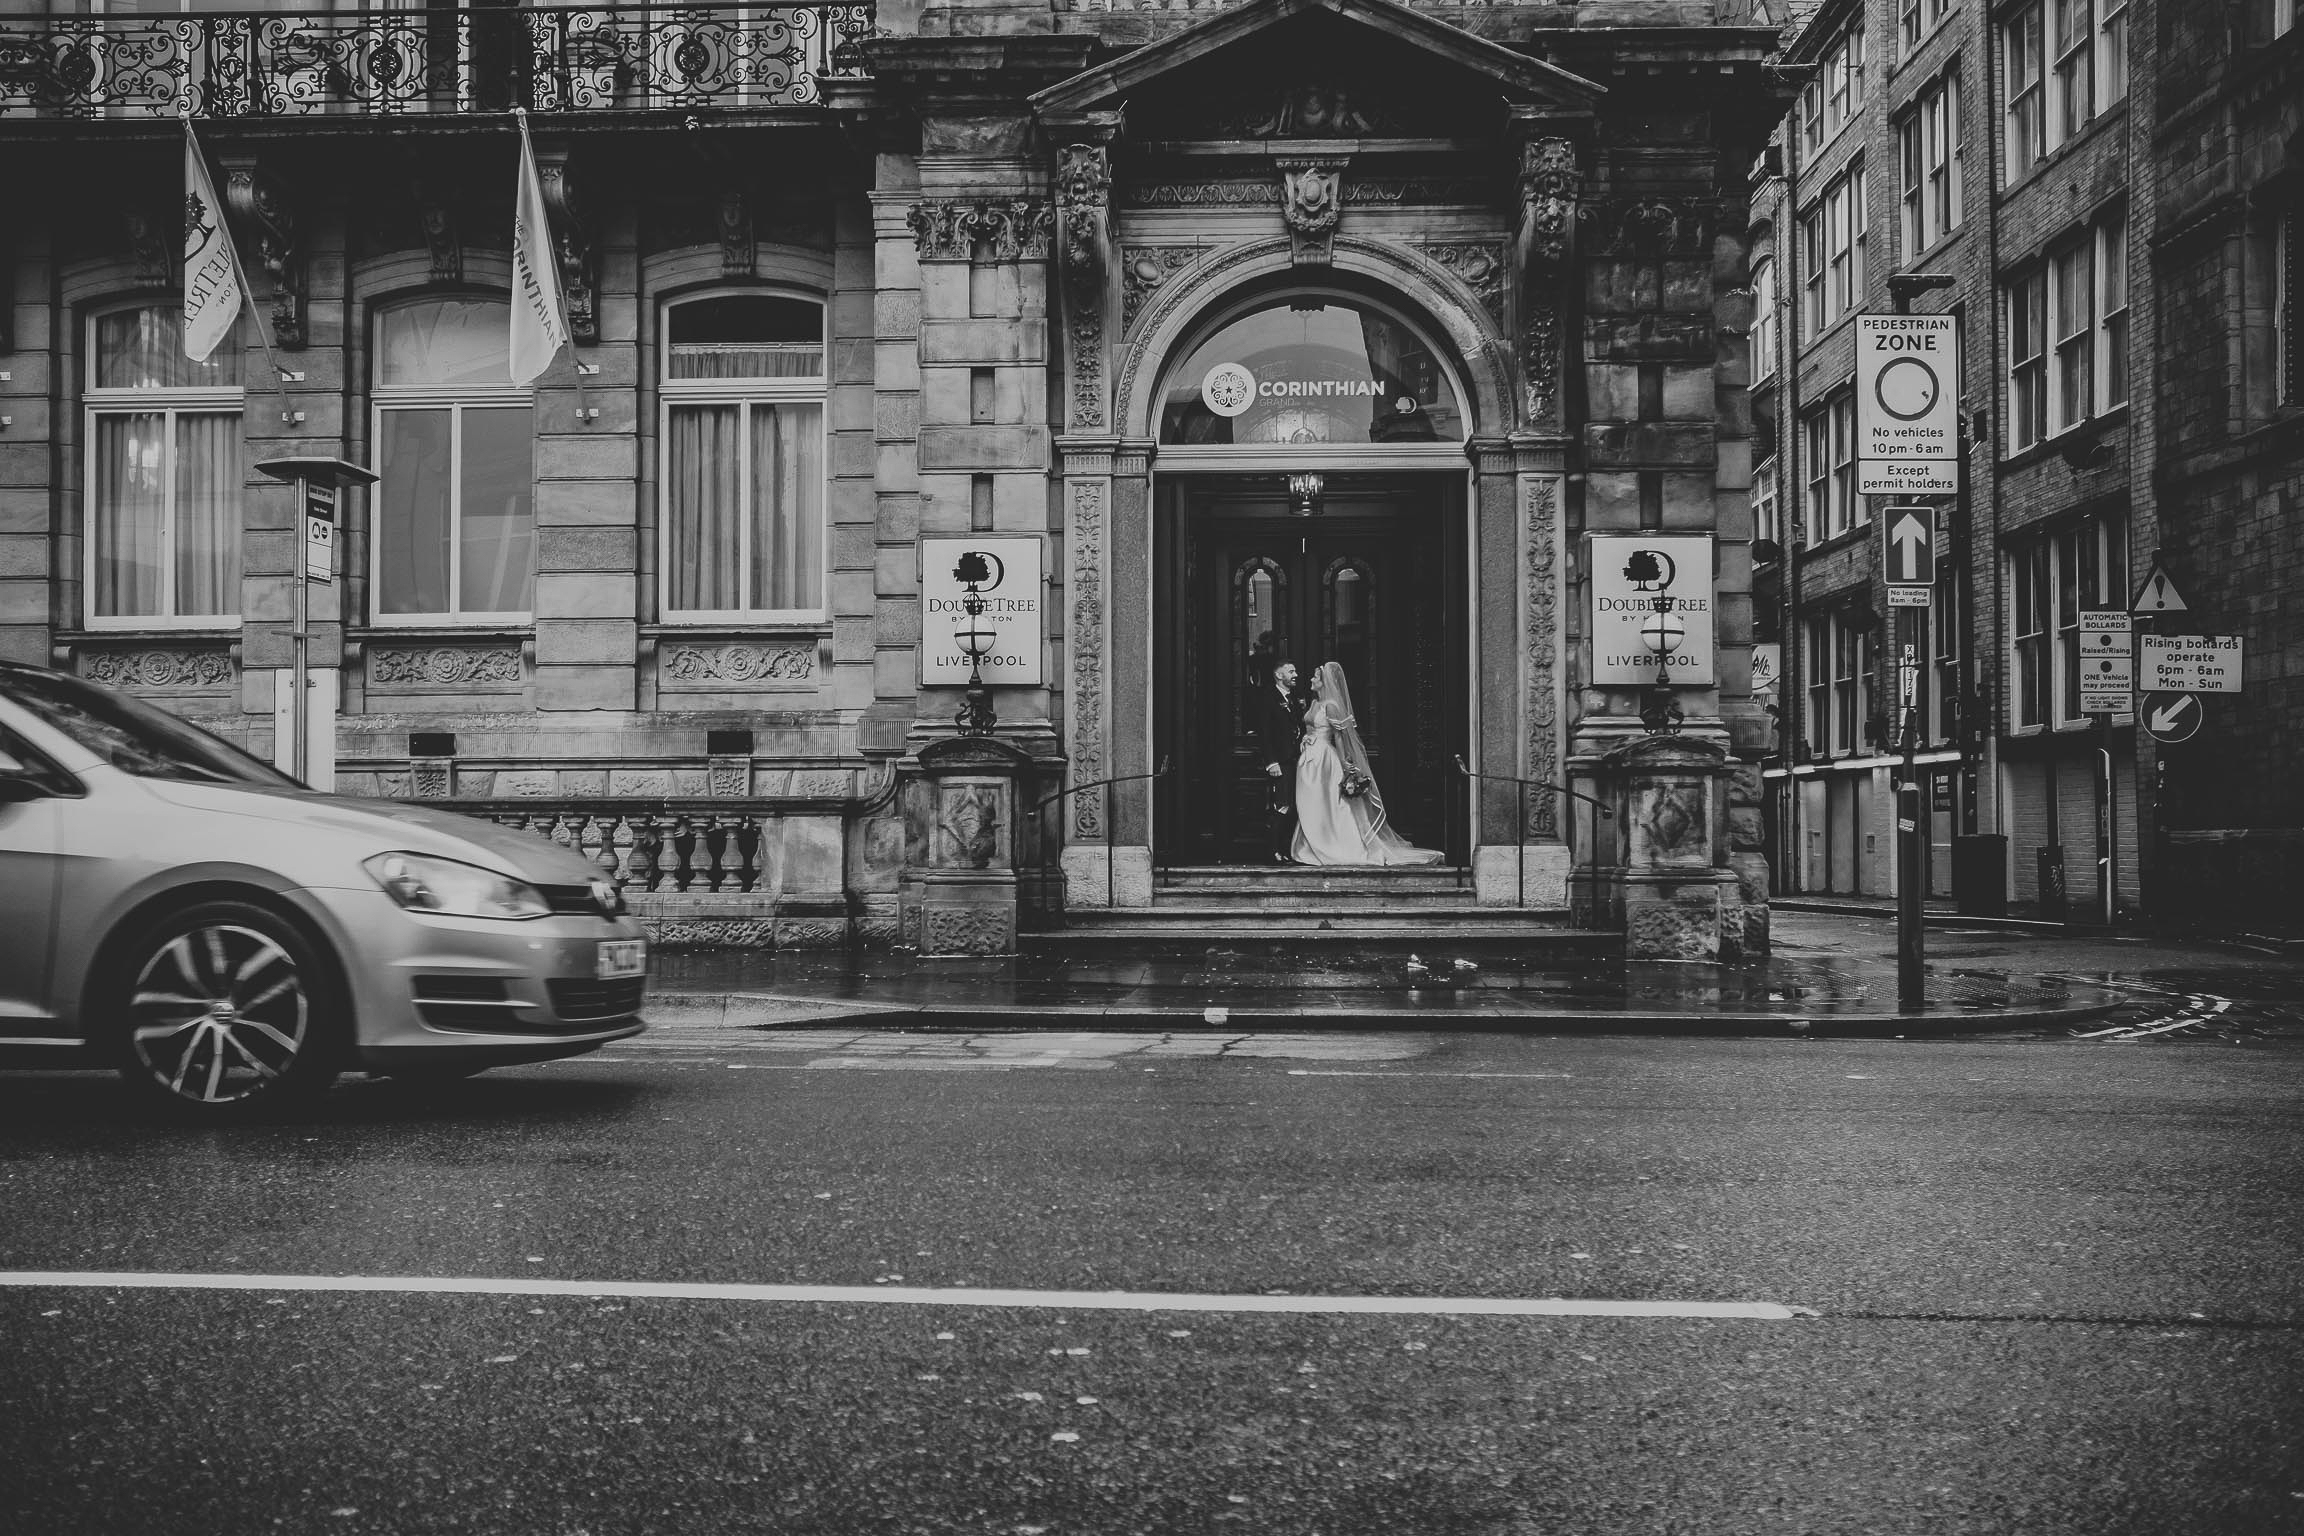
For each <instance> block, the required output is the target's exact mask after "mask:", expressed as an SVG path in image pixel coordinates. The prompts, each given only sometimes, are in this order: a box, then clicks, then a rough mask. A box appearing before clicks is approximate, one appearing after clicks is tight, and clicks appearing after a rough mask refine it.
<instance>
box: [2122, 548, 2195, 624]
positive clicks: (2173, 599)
mask: <svg viewBox="0 0 2304 1536" xmlns="http://www.w3.org/2000/svg"><path fill="white" fill-rule="evenodd" d="M2128 611H2129V612H2130V613H2190V612H2191V611H2192V605H2191V604H2190V603H2188V602H2186V601H2184V594H2183V593H2181V592H2179V591H2177V590H2176V583H2174V582H2173V581H2170V580H2169V579H2168V573H2167V572H2166V571H2164V570H2162V569H2161V568H2160V562H2158V561H2157V560H2155V561H2154V562H2152V574H2150V575H2149V576H2146V577H2145V578H2144V585H2142V586H2140V587H2138V588H2137V589H2136V597H2135V600H2134V601H2132V602H2130V603H2129V605H2128Z"/></svg>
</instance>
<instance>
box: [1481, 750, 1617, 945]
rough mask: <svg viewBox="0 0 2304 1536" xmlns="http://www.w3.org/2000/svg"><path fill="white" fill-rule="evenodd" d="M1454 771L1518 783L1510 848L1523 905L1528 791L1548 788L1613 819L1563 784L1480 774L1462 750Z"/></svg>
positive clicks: (1604, 805)
mask: <svg viewBox="0 0 2304 1536" xmlns="http://www.w3.org/2000/svg"><path fill="white" fill-rule="evenodd" d="M1456 771H1457V772H1458V773H1460V774H1462V775H1464V777H1465V778H1467V779H1489V780H1492V781H1493V782H1495V783H1498V784H1517V785H1519V786H1520V815H1519V817H1518V819H1516V820H1515V821H1514V822H1513V824H1512V850H1513V854H1514V856H1515V858H1516V859H1517V860H1518V875H1519V879H1518V888H1519V892H1520V905H1521V906H1523V907H1525V906H1526V905H1528V791H1530V790H1531V789H1549V790H1551V791H1552V792H1553V793H1555V794H1561V795H1566V796H1567V797H1568V798H1569V799H1571V800H1581V801H1583V802H1584V803H1585V804H1587V805H1589V806H1591V807H1592V808H1593V809H1594V810H1596V811H1598V812H1599V813H1600V814H1601V815H1602V816H1603V817H1606V818H1607V819H1608V820H1610V821H1613V820H1615V819H1616V812H1615V811H1614V809H1612V808H1611V807H1610V806H1609V805H1608V804H1607V803H1606V802H1605V801H1601V800H1595V799H1593V798H1592V797H1591V796H1590V795H1587V794H1585V793H1584V792H1583V791H1582V790H1577V789H1570V788H1569V787H1568V786H1567V785H1565V784H1548V783H1546V782H1545V781H1544V780H1542V779H1523V778H1521V777H1519V776H1518V775H1516V774H1510V773H1482V772H1481V771H1480V770H1479V769H1477V768H1474V767H1472V766H1471V765H1470V764H1468V763H1466V762H1465V761H1464V754H1462V753H1461V752H1459V753H1457V754H1456Z"/></svg>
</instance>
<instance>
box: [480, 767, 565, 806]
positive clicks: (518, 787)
mask: <svg viewBox="0 0 2304 1536" xmlns="http://www.w3.org/2000/svg"><path fill="white" fill-rule="evenodd" d="M559 789H560V776H559V775H558V774H556V773H554V772H552V771H551V770H550V769H534V768H529V769H518V770H515V771H513V772H510V773H499V774H498V775H496V785H495V789H494V790H493V793H494V794H495V796H496V798H497V799H499V800H541V799H545V798H547V797H549V796H551V795H554V794H557V793H558V792H559Z"/></svg>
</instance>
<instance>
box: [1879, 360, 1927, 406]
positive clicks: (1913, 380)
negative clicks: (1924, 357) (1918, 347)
mask: <svg viewBox="0 0 2304 1536" xmlns="http://www.w3.org/2000/svg"><path fill="white" fill-rule="evenodd" d="M1938 387H1939V386H1938V385H1937V383H1936V370H1935V369H1933V368H1931V367H1929V366H1928V365H1927V364H1926V363H1924V362H1922V361H1920V359H1918V358H1916V357H1899V358H1897V359H1896V360H1895V361H1893V362H1891V363H1890V364H1889V365H1888V366H1887V367H1885V368H1883V369H1881V370H1880V377H1879V378H1878V379H1876V380H1875V381H1874V382H1873V385H1872V392H1873V393H1874V394H1876V395H1878V396H1879V397H1880V409H1882V410H1884V411H1886V412H1887V413H1888V414H1889V415H1891V416H1893V417H1895V418H1896V419H1897V420H1898V421H1917V420H1919V419H1920V418H1921V417H1923V416H1925V415H1927V414H1928V413H1929V411H1931V410H1933V409H1934V408H1935V405H1936V393H1937V389H1938Z"/></svg>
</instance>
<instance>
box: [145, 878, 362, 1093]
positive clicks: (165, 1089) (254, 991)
mask: <svg viewBox="0 0 2304 1536" xmlns="http://www.w3.org/2000/svg"><path fill="white" fill-rule="evenodd" d="M124 959H125V962H126V963H125V964H123V965H122V966H121V968H120V972H119V974H122V975H126V976H133V977H134V978H135V979H134V981H133V982H131V983H130V984H129V987H128V990H127V993H126V995H125V997H124V998H122V999H121V1006H120V1008H119V1010H118V1014H119V1017H120V1020H121V1024H120V1033H119V1035H118V1037H117V1038H118V1039H119V1041H120V1044H121V1045H122V1046H123V1047H124V1055H123V1058H122V1061H121V1068H122V1071H123V1073H124V1074H125V1075H126V1076H127V1078H128V1079H129V1081H130V1082H132V1083H134V1084H135V1085H136V1086H137V1087H138V1088H140V1089H142V1090H144V1091H145V1092H146V1093H147V1094H148V1095H156V1096H158V1098H159V1099H160V1100H161V1101H162V1102H164V1103H166V1104H168V1105H170V1106H171V1107H173V1108H176V1109H179V1110H183V1111H186V1112H190V1113H194V1114H197V1115H200V1116H203V1117H207V1118H217V1119H227V1118H233V1117H235V1116H239V1115H244V1114H249V1113H253V1112H255V1111H257V1110H259V1109H264V1108H279V1107H284V1106H285V1105H287V1104H289V1103H292V1102H300V1101H303V1100H305V1099H308V1098H310V1097H311V1096H313V1095H315V1094H317V1093H319V1092H320V1091H321V1090H322V1089H324V1088H326V1087H327V1086H328V1084H329V1082H330V1081H331V1080H333V1079H334V1077H335V1076H336V1063H335V1057H334V1053H333V1051H332V1049H331V1046H332V1043H333V1042H332V1040H331V1039H330V1038H329V1037H328V1027H327V1014H328V1009H327V1008H326V1007H325V991H326V989H325V987H324V985H323V981H324V976H323V973H322V971H321V968H320V966H319V965H318V963H317V961H316V959H315V957H314V956H313V954H312V952H311V949H310V947H309V946H308V945H307V944H306V943H305V942H304V941H303V939H302V938H301V937H300V936H299V935H298V934H297V933H296V932H295V930H293V929H292V928H290V927H289V926H288V925H287V924H286V923H283V922H281V921H280V920H279V919H278V918H276V917H274V916H273V915H272V914H270V913H269V912H266V911H263V910H262V909H261V908H257V907H253V906H248V905H245V904H243V903H239V902H215V903H209V904H205V905H202V906H199V907H196V908H193V909H191V910H189V911H185V912H181V913H178V914H176V915H175V916H174V917H172V918H170V919H168V920H167V921H165V922H163V923H161V924H160V925H159V926H158V927H157V928H155V929H153V930H151V931H150V932H149V933H147V934H146V935H145V936H144V937H143V938H142V939H141V940H140V941H139V942H138V943H137V944H136V945H135V946H134V947H133V948H132V950H131V951H130V952H129V953H128V954H127V955H126V956H125V957H124Z"/></svg>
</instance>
